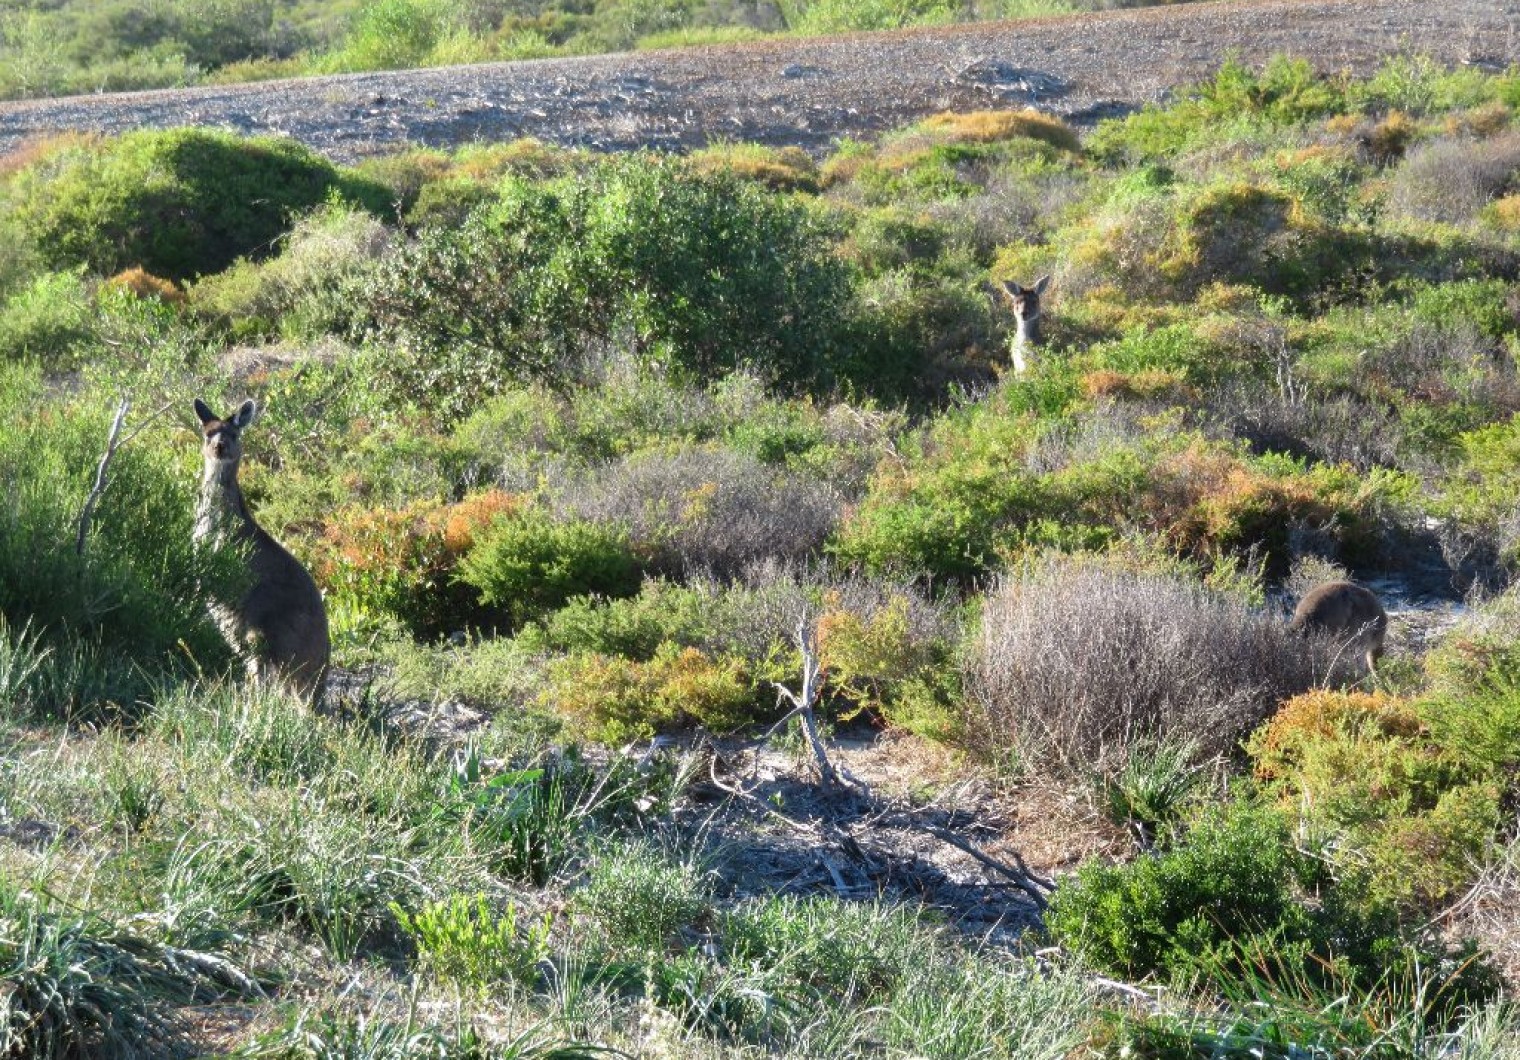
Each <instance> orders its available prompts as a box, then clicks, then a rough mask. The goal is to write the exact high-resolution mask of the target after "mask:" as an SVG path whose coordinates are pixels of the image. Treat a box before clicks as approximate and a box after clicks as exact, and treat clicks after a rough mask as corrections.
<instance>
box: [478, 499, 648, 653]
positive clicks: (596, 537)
mask: <svg viewBox="0 0 1520 1060" xmlns="http://www.w3.org/2000/svg"><path fill="white" fill-rule="evenodd" d="M459 578H460V580H461V581H463V582H464V583H465V584H466V585H470V586H472V587H474V588H475V589H477V590H478V591H479V592H480V599H481V602H482V603H485V604H488V605H491V606H493V607H497V608H499V609H501V611H502V612H503V613H505V614H506V615H507V616H508V617H509V619H510V620H511V622H512V623H513V624H514V625H518V626H520V625H522V624H523V623H525V622H528V621H530V620H532V619H534V618H537V617H538V616H540V615H543V614H546V613H547V612H549V611H553V610H554V609H556V608H558V607H560V606H561V605H563V604H564V603H565V602H566V601H567V600H569V599H570V598H571V597H574V596H585V595H588V594H593V593H594V594H597V595H601V596H632V595H633V594H634V593H636V592H638V591H639V563H638V561H637V560H636V559H635V558H634V556H633V554H632V552H630V551H629V547H628V538H627V535H626V533H624V532H623V531H622V530H619V529H616V528H612V527H606V526H600V525H597V524H595V523H589V522H564V523H561V522H555V521H554V520H552V519H550V518H549V517H548V516H546V515H544V514H542V513H540V512H536V511H531V510H530V511H528V512H524V513H523V514H522V515H520V516H516V517H511V518H504V519H498V520H497V521H496V522H495V523H493V524H492V525H491V526H490V527H489V528H488V529H486V530H485V531H483V532H482V533H481V535H480V537H479V538H478V540H477V541H476V544H475V547H474V548H473V549H471V551H470V552H469V554H468V555H466V556H465V557H464V559H463V560H462V561H461V562H460V564H459Z"/></svg>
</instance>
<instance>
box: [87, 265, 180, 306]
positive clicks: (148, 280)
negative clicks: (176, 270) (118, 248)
mask: <svg viewBox="0 0 1520 1060" xmlns="http://www.w3.org/2000/svg"><path fill="white" fill-rule="evenodd" d="M105 286H106V287H107V288H109V289H111V290H115V291H125V292H127V293H128V294H130V295H132V296H133V297H135V298H141V299H144V300H146V299H149V298H156V299H157V300H158V301H160V302H162V303H163V304H164V305H171V306H182V305H184V304H185V292H184V291H182V290H180V288H179V285H178V284H176V283H175V282H174V281H173V280H166V279H164V278H163V277H162V276H154V275H153V274H152V273H151V272H148V271H147V270H146V269H144V268H143V267H142V266H140V265H139V266H136V267H134V268H130V269H123V270H122V271H121V272H118V273H117V274H116V275H115V276H112V277H111V278H110V279H109V280H107V281H106V282H105Z"/></svg>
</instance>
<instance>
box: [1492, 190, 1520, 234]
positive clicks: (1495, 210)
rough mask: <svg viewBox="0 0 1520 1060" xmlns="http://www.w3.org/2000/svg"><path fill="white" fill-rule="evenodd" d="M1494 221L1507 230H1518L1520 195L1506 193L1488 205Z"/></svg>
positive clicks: (1519, 228) (1519, 223) (1519, 222)
mask: <svg viewBox="0 0 1520 1060" xmlns="http://www.w3.org/2000/svg"><path fill="white" fill-rule="evenodd" d="M1489 209H1490V210H1491V211H1492V214H1493V219H1494V221H1495V222H1496V223H1497V224H1498V225H1499V227H1500V228H1503V229H1505V230H1507V231H1510V232H1514V231H1520V195H1506V196H1504V197H1503V198H1502V199H1498V200H1496V201H1495V202H1494V204H1493V205H1492V206H1491V207H1489Z"/></svg>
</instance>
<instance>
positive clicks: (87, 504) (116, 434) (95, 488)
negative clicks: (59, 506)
mask: <svg viewBox="0 0 1520 1060" xmlns="http://www.w3.org/2000/svg"><path fill="white" fill-rule="evenodd" d="M173 407H174V406H173V404H169V405H165V406H164V407H163V408H161V409H159V410H158V411H157V412H155V413H153V415H151V416H149V417H148V418H147V419H145V420H143V421H142V422H141V423H139V424H138V425H137V426H136V427H134V428H132V430H131V432H129V433H128V434H127V436H126V437H125V438H123V437H122V436H121V428H122V426H123V425H124V424H125V423H126V422H127V413H128V412H129V411H130V410H131V408H132V402H131V400H130V399H129V398H122V399H121V404H119V405H117V406H116V416H115V418H114V419H112V420H111V433H110V434H109V435H107V436H106V449H105V452H103V453H101V454H100V463H98V464H96V465H95V484H94V485H92V486H91V487H90V494H89V496H87V497H86V498H85V499H84V508H83V509H82V510H81V511H80V513H79V525H78V528H77V529H76V531H75V534H74V554H75V555H76V556H82V555H84V543H85V540H86V539H87V538H88V537H89V536H90V523H91V521H92V520H93V519H94V518H95V507H96V505H98V504H99V503H100V498H101V496H103V495H104V494H105V491H106V475H107V474H108V473H109V472H110V469H111V461H112V459H113V458H114V457H115V456H116V452H117V450H119V449H121V448H122V447H123V446H125V445H127V444H128V443H130V442H131V441H132V439H133V438H136V437H137V436H138V435H139V434H141V433H142V431H143V428H144V427H146V426H148V424H150V423H152V422H153V421H154V420H156V419H158V418H159V417H160V416H162V415H163V414H164V413H166V412H168V411H169V410H170V409H171V408H173Z"/></svg>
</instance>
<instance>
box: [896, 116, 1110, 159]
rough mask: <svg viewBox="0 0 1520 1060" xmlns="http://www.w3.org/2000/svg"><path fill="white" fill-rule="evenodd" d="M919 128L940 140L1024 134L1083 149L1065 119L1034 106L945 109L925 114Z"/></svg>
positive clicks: (1060, 146) (989, 140)
mask: <svg viewBox="0 0 1520 1060" xmlns="http://www.w3.org/2000/svg"><path fill="white" fill-rule="evenodd" d="M918 129H919V130H920V131H922V132H925V133H927V134H929V135H930V136H931V137H932V138H933V139H934V140H935V141H936V142H938V143H952V144H987V143H996V142H998V141H1000V140H1012V139H1014V138H1015V137H1019V136H1024V137H1028V138H1029V139H1031V140H1040V141H1042V142H1043V143H1047V144H1049V145H1050V146H1051V147H1054V148H1057V149H1058V150H1061V151H1073V152H1078V151H1081V150H1082V143H1081V141H1080V140H1079V139H1078V138H1077V134H1076V132H1075V131H1073V130H1072V129H1071V128H1070V127H1069V126H1068V125H1067V124H1066V123H1065V122H1063V121H1062V120H1061V119H1060V118H1054V117H1051V116H1050V115H1048V114H1041V113H1040V112H1039V111H1037V110H1035V109H1033V108H1025V109H1024V110H974V111H967V112H963V113H959V114H955V113H950V112H946V113H943V114H936V115H934V116H933V117H932V118H926V119H925V120H924V121H922V122H921V123H919V125H918Z"/></svg>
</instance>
